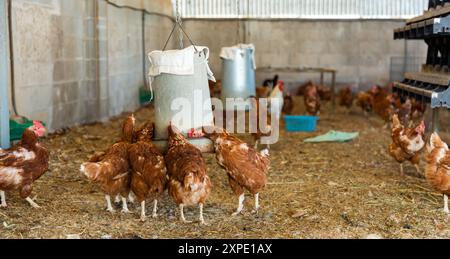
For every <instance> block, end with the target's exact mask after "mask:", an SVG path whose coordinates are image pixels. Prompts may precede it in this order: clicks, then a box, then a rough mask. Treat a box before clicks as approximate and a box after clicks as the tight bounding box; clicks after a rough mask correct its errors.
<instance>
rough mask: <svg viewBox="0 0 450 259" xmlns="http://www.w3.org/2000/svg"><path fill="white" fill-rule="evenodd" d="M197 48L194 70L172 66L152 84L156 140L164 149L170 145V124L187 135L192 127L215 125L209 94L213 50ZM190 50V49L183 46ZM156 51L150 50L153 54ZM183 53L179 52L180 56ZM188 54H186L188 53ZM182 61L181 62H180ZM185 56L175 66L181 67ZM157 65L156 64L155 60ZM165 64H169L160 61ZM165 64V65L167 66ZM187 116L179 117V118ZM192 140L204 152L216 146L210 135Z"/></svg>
mask: <svg viewBox="0 0 450 259" xmlns="http://www.w3.org/2000/svg"><path fill="white" fill-rule="evenodd" d="M196 49H202V50H200V51H193V52H192V55H193V62H194V63H193V72H192V73H191V72H186V71H187V70H186V71H182V70H183V69H181V70H178V71H176V69H175V70H174V69H169V70H170V71H172V72H163V73H160V74H159V75H157V76H155V77H153V80H152V88H153V92H154V98H155V100H154V105H155V121H154V123H155V141H154V142H155V144H156V145H157V146H158V147H160V149H162V150H163V151H164V150H166V148H167V139H168V127H169V125H170V124H171V123H172V124H173V125H174V126H176V127H177V128H178V129H180V131H181V132H183V134H184V135H185V136H186V137H187V133H188V132H189V131H190V130H192V129H201V128H202V127H203V126H212V125H214V117H213V113H212V105H211V99H210V94H209V86H208V75H210V76H212V73H211V72H210V69H209V66H208V58H209V50H208V49H207V48H196ZM180 51H186V50H180ZM174 52H176V51H170V52H168V53H167V55H164V52H161V53H159V55H161V56H163V58H162V59H166V60H167V59H170V58H171V56H173V57H176V55H174ZM151 55H152V54H150V56H151ZM179 57H180V56H178V58H179ZM184 58H186V56H184ZM178 61H179V62H181V63H179V62H178ZM183 62H185V61H183V60H181V61H180V60H177V61H174V62H172V63H173V64H174V67H177V66H178V68H180V67H182V65H181V66H180V64H183ZM152 65H154V64H152ZM160 65H161V67H162V66H164V65H165V64H160ZM163 69H164V68H162V70H163ZM180 115H181V117H183V120H182V121H181V122H180V121H177V120H176V118H180ZM190 142H191V143H192V144H194V145H196V146H197V147H199V148H200V149H201V150H202V151H203V152H211V151H212V150H213V146H212V143H211V141H209V140H208V139H204V138H200V139H192V140H190Z"/></svg>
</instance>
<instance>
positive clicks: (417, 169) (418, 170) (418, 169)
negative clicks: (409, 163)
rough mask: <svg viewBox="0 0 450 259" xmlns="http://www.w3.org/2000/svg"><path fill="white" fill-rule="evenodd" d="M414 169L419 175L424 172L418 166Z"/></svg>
mask: <svg viewBox="0 0 450 259" xmlns="http://www.w3.org/2000/svg"><path fill="white" fill-rule="evenodd" d="M414 167H415V168H416V171H417V173H418V174H421V173H422V172H420V167H419V165H418V164H415V165H414Z"/></svg>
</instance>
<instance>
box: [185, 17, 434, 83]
mask: <svg viewBox="0 0 450 259" xmlns="http://www.w3.org/2000/svg"><path fill="white" fill-rule="evenodd" d="M184 24H185V26H186V28H187V30H188V31H189V33H191V34H192V38H193V39H194V41H196V42H197V44H200V45H206V46H209V47H210V49H211V60H210V62H211V64H212V68H213V70H214V72H215V74H216V75H217V76H218V77H219V78H221V77H222V61H221V60H220V58H219V54H220V49H221V47H223V46H231V45H234V44H236V42H237V39H238V37H237V30H238V28H239V27H238V26H239V25H238V23H237V22H236V21H233V20H231V21H230V20H220V21H217V20H185V21H184ZM403 24H404V22H403V21H376V20H368V21H301V20H295V21H292V20H278V21H267V20H251V21H247V22H242V23H241V32H242V35H241V36H240V39H241V41H245V42H246V43H253V44H255V46H256V62H257V66H259V67H267V66H272V67H280V66H281V67H303V66H305V67H326V68H335V69H337V70H338V71H339V73H338V75H337V82H338V84H352V85H355V86H359V87H360V88H367V87H369V86H370V85H371V84H374V83H378V84H386V83H388V81H389V76H390V65H391V58H392V57H403V56H405V55H414V56H423V57H425V56H426V45H425V44H424V43H423V42H422V41H417V42H414V41H413V42H408V43H407V45H405V42H404V41H394V40H393V30H394V29H395V28H397V27H400V26H402V25H403ZM244 31H245V35H244ZM281 75H282V77H283V78H284V79H285V80H286V81H288V83H289V82H293V83H294V82H295V83H294V84H293V85H295V84H297V83H298V82H302V81H306V80H308V79H313V80H318V79H319V78H318V76H316V75H314V74H303V75H292V74H281ZM271 76H272V74H270V75H266V74H262V73H257V82H258V84H261V83H262V81H263V80H264V79H266V78H269V77H271Z"/></svg>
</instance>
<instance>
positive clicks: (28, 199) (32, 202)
mask: <svg viewBox="0 0 450 259" xmlns="http://www.w3.org/2000/svg"><path fill="white" fill-rule="evenodd" d="M25 200H26V201H27V202H28V203H29V204H30V205H31V207H33V208H35V209H39V208H40V207H39V205H37V204H36V203H35V202H34V201H33V200H32V199H31V198H30V197H27V198H26V199H25Z"/></svg>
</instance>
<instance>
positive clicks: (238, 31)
mask: <svg viewBox="0 0 450 259" xmlns="http://www.w3.org/2000/svg"><path fill="white" fill-rule="evenodd" d="M236 8H237V26H238V28H237V35H236V41H237V42H236V44H240V43H241V42H240V41H241V40H240V39H241V17H240V15H241V3H240V0H236Z"/></svg>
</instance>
